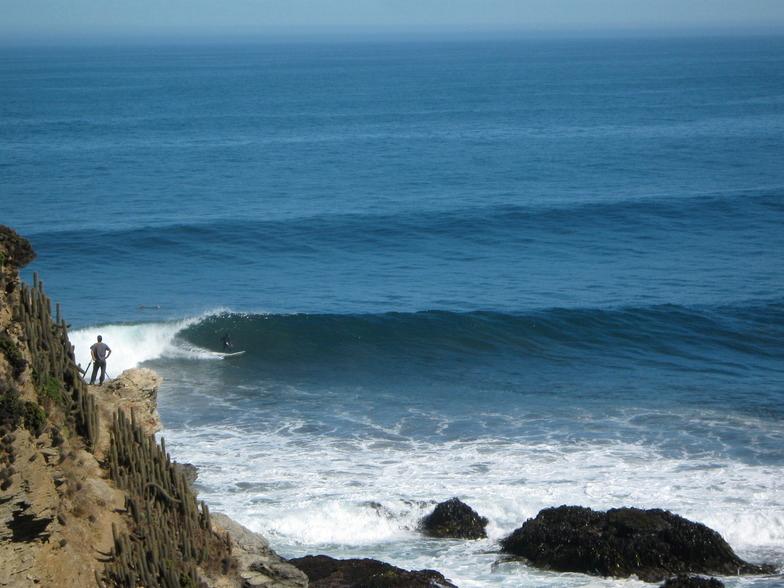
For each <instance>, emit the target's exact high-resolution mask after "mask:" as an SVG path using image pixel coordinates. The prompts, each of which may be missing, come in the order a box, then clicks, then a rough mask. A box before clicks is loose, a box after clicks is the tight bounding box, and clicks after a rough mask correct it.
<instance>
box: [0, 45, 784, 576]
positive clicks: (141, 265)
mask: <svg viewBox="0 0 784 588" xmlns="http://www.w3.org/2000/svg"><path fill="white" fill-rule="evenodd" d="M782 155H784V39H782V38H773V37H756V38H700V39H697V38H695V39H687V38H679V39H660V40H640V39H637V40H633V39H625V40H624V39H613V40H600V39H593V40H571V41H570V40H563V39H561V40H547V39H538V40H504V41H501V40H498V41H478V40H477V41H464V42H457V41H450V42H446V41H430V42H424V41H421V42H405V43H404V42H399V43H392V42H385V43H382V42H378V43H310V44H299V45H297V44H266V45H264V44H258V45H222V46H221V45H215V46H168V47H163V46H160V47H159V46H145V47H142V46H138V47H132V46H118V47H112V48H106V47H103V48H90V47H81V48H59V49H56V48H3V49H0V204H2V217H1V218H0V222H2V223H5V224H8V225H11V226H13V227H14V228H16V229H17V230H18V231H19V232H20V233H22V234H23V235H25V236H27V237H28V238H29V239H30V240H31V242H32V243H33V245H34V247H35V249H36V251H37V252H38V259H37V260H36V261H35V262H34V263H33V264H31V266H30V267H29V268H28V270H26V271H25V276H26V277H28V278H29V277H30V275H31V272H32V271H38V272H40V274H41V276H42V278H43V280H44V282H45V283H46V288H47V291H48V292H49V293H50V294H51V295H52V296H53V298H55V299H57V300H59V301H60V302H61V303H62V304H63V308H64V312H65V315H66V317H67V318H68V319H69V321H70V322H71V324H72V332H71V339H72V341H74V342H75V344H76V345H77V352H78V353H79V354H81V356H82V357H84V354H85V351H86V349H87V346H88V344H89V342H91V341H92V340H93V339H94V337H95V335H96V334H98V333H99V332H100V333H102V334H103V335H104V338H105V340H106V341H107V342H108V343H109V345H110V346H112V348H113V350H114V354H113V355H112V358H111V361H110V364H109V373H110V375H116V374H117V373H118V372H119V371H121V370H122V369H123V368H125V367H131V366H133V365H144V366H149V367H153V368H154V369H156V370H157V371H159V372H160V373H161V374H162V375H163V376H164V378H165V380H166V381H165V384H164V385H163V387H162V389H161V391H160V395H159V402H160V409H161V413H162V418H163V422H164V427H165V429H164V431H163V435H164V436H165V437H166V439H167V446H168V447H170V449H171V451H172V453H173V454H174V457H175V458H176V459H178V460H180V461H190V462H192V463H195V464H196V465H198V466H199V468H200V482H199V484H200V486H199V488H200V492H201V494H202V496H203V497H204V498H205V499H207V500H208V502H210V504H211V505H213V509H214V510H224V511H226V512H228V513H229V514H231V515H232V516H234V517H235V518H237V519H239V520H240V521H242V522H243V523H245V524H246V525H248V526H250V527H251V528H253V529H255V530H259V531H262V532H263V533H265V535H267V536H268V537H269V538H270V540H271V541H272V544H273V546H274V547H276V548H277V549H278V550H279V551H280V552H281V553H282V554H283V555H285V556H295V555H302V554H305V553H328V554H332V555H336V556H370V557H377V558H379V559H384V560H386V561H390V562H392V563H395V564H397V565H401V566H402V567H407V568H414V567H416V568H422V567H429V568H435V569H438V570H440V571H442V572H443V573H444V574H445V575H446V576H447V577H449V578H451V579H453V580H454V581H455V582H457V583H458V584H459V585H460V586H463V587H465V586H628V587H632V586H638V585H643V584H642V583H640V582H637V581H636V580H633V579H632V580H612V579H604V580H603V579H596V578H587V577H583V576H580V575H576V574H566V575H562V574H555V573H552V572H543V571H537V570H533V569H530V568H527V567H526V566H524V565H522V564H519V563H509V562H499V561H498V553H497V552H496V551H497V543H496V542H497V540H498V539H499V538H500V537H502V536H504V535H505V534H506V533H508V532H510V531H511V530H513V529H514V528H516V527H518V526H519V525H520V524H521V523H522V522H523V521H524V520H525V519H526V518H527V517H530V516H533V515H535V514H536V512H538V510H539V509H541V508H544V507H547V506H554V505H559V504H580V505H584V506H591V507H594V508H610V507H615V506H624V505H628V506H640V507H660V508H667V509H670V510H672V511H674V512H677V513H679V514H682V515H684V516H687V517H689V518H692V519H695V520H699V521H701V522H704V523H706V524H708V525H709V526H711V527H713V528H715V529H717V530H718V531H720V532H721V533H722V535H723V536H724V537H725V538H727V539H728V541H729V542H730V543H731V544H732V545H733V547H734V548H735V549H736V550H738V551H739V553H741V555H743V556H744V557H747V558H750V559H752V560H755V561H761V560H766V561H772V562H774V563H777V564H778V565H779V566H781V565H784V548H782V545H784V484H783V483H782V480H784V449H782V447H784V409H782V399H783V398H784V295H782V289H783V288H784V165H782ZM227 332H228V333H230V334H231V337H232V339H233V342H234V344H235V347H236V348H237V349H243V350H245V351H246V353H245V354H244V355H242V356H240V357H237V358H233V359H225V360H220V359H218V358H216V357H215V356H214V355H213V354H211V353H210V352H211V351H214V350H219V349H220V346H221V345H220V339H221V337H222V335H223V334H224V333H227ZM85 363H86V362H85ZM455 495H456V496H459V497H460V498H462V499H463V500H465V501H466V502H468V503H469V504H471V505H473V506H474V507H475V508H477V510H479V512H480V513H481V514H483V515H485V516H487V517H488V518H489V520H490V523H489V527H488V531H489V535H490V537H489V539H488V540H486V541H479V542H471V543H463V542H449V541H447V542H444V541H434V540H425V539H423V538H422V537H420V536H419V535H418V534H417V533H416V524H417V520H418V518H419V517H421V516H422V515H424V514H425V513H427V512H428V511H429V509H431V508H432V506H433V504H434V502H435V501H438V500H443V499H446V498H449V497H451V496H455ZM782 581H783V580H782V576H781V575H779V576H777V577H773V578H761V579H733V578H728V579H726V583H727V585H728V586H759V587H762V586H766V587H768V586H776V585H780V584H781V582H782Z"/></svg>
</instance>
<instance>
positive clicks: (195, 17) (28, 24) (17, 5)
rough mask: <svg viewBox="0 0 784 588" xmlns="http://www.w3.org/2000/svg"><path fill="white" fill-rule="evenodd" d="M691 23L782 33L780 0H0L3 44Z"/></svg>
mask: <svg viewBox="0 0 784 588" xmlns="http://www.w3.org/2000/svg"><path fill="white" fill-rule="evenodd" d="M694 29H697V30H708V31H710V30H717V31H722V32H747V31H755V30H759V31H760V32H767V33H771V32H772V33H777V32H778V33H784V0H0V42H2V41H6V42H9V41H10V42H13V41H15V40H20V41H24V40H31V41H47V40H49V41H56V40H58V39H75V40H80V39H81V40H89V39H101V38H106V39H112V38H122V37H129V38H145V37H148V38H172V39H176V38H200V37H203V38H209V37H217V38H229V39H230V38H232V37H236V38H239V37H244V38H248V37H251V38H264V37H285V36H305V37H307V36H309V35H310V36H319V35H352V34H353V35H371V36H372V35H373V34H376V33H382V34H394V33H447V34H451V33H487V32H493V31H501V32H513V31H520V32H534V33H537V32H538V33H547V32H586V33H594V32H601V31H609V32H612V31H618V32H624V31H625V32H632V33H633V32H635V31H638V32H646V31H668V30H669V31H676V32H677V31H685V30H694Z"/></svg>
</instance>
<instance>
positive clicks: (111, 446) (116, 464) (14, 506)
mask: <svg viewBox="0 0 784 588" xmlns="http://www.w3.org/2000/svg"><path fill="white" fill-rule="evenodd" d="M34 257H35V253H34V252H33V250H32V247H30V244H29V243H28V242H27V241H26V240H25V239H23V238H22V237H20V236H19V235H17V234H16V233H15V232H14V231H13V230H11V229H9V228H7V227H3V226H0V562H2V564H0V586H31V585H41V586H80V587H81V586H140V585H141V586H164V587H172V588H174V587H177V588H181V587H183V586H214V587H221V588H223V587H232V586H269V587H273V586H274V587H280V588H289V587H291V588H293V587H302V586H306V585H307V579H306V577H305V576H304V574H303V573H302V572H300V571H299V570H297V569H296V568H294V567H292V566H290V565H289V564H287V563H286V562H285V561H284V560H282V559H281V558H279V557H278V556H277V555H276V554H275V553H274V552H273V551H272V550H270V549H269V546H268V545H267V544H266V542H265V541H264V540H263V539H262V538H260V537H257V536H255V535H253V534H252V533H250V531H248V530H247V529H244V528H243V527H241V526H240V525H238V524H236V523H234V522H233V521H231V520H230V519H228V518H226V517H220V519H219V521H213V518H212V517H211V515H210V512H209V508H208V507H207V505H206V504H204V503H198V502H197V500H196V497H195V495H194V493H193V491H192V490H191V488H190V487H189V485H188V483H187V481H186V478H185V474H184V472H183V471H182V469H181V468H178V467H176V465H175V464H174V463H173V461H172V459H171V457H170V456H169V454H168V453H167V452H166V448H165V445H164V444H163V442H161V443H157V442H156V441H155V438H154V436H153V435H154V433H155V432H156V431H157V430H158V429H159V428H160V421H159V419H158V414H157V410H156V394H157V390H158V387H159V386H160V378H159V377H158V376H157V375H156V374H155V373H154V372H151V371H150V370H131V371H129V372H126V373H124V374H123V375H122V376H121V377H120V378H118V379H116V380H115V381H113V382H112V383H111V385H108V386H104V387H103V388H101V389H92V387H90V386H87V385H86V384H85V383H84V382H83V381H82V379H81V377H80V376H79V372H78V370H77V366H76V364H75V362H74V353H73V347H72V346H71V344H70V342H69V340H68V328H67V324H66V322H65V320H64V318H63V317H62V316H61V309H60V305H59V304H56V305H54V311H53V308H52V303H51V301H50V299H49V298H48V297H47V296H46V294H45V291H44V285H43V283H42V282H41V281H40V280H38V278H37V276H36V277H35V278H34V281H33V284H32V286H28V285H26V284H24V283H22V282H21V281H20V279H19V274H18V271H19V269H20V268H21V267H23V266H24V265H25V264H27V263H29V262H30V261H31V260H32V259H33V258H34Z"/></svg>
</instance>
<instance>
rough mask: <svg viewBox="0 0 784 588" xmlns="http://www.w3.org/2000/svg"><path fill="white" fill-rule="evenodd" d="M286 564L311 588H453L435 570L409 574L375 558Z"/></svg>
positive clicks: (319, 557)
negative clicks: (293, 567)
mask: <svg viewBox="0 0 784 588" xmlns="http://www.w3.org/2000/svg"><path fill="white" fill-rule="evenodd" d="M289 563H290V564H292V565H294V566H296V567H298V568H299V569H300V570H302V571H303V572H305V574H307V576H308V580H309V583H308V586H310V588H456V587H455V585H454V584H452V583H451V582H450V581H449V580H447V579H446V578H444V576H442V575H441V574H440V573H438V572H436V571H435V570H418V571H411V572H410V571H407V570H404V569H401V568H397V567H395V566H393V565H390V564H388V563H384V562H381V561H378V560H375V559H334V558H331V557H328V556H326V555H308V556H305V557H299V558H297V559H291V560H289Z"/></svg>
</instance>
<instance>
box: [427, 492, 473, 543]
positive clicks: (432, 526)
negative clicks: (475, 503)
mask: <svg viewBox="0 0 784 588" xmlns="http://www.w3.org/2000/svg"><path fill="white" fill-rule="evenodd" d="M419 526H420V529H421V530H422V532H423V533H424V534H425V535H428V536H430V537H449V538H454V539H484V538H485V537H487V533H486V532H485V527H486V526H487V519H486V518H485V517H481V516H479V514H477V512H476V511H475V510H474V509H473V508H471V507H470V506H468V505H467V504H465V503H464V502H461V501H460V500H458V499H457V498H450V499H449V500H447V501H446V502H441V503H440V504H438V505H437V506H436V508H435V510H434V511H433V512H432V513H430V514H429V515H427V516H426V517H425V518H423V519H422V520H421V521H420V523H419Z"/></svg>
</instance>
